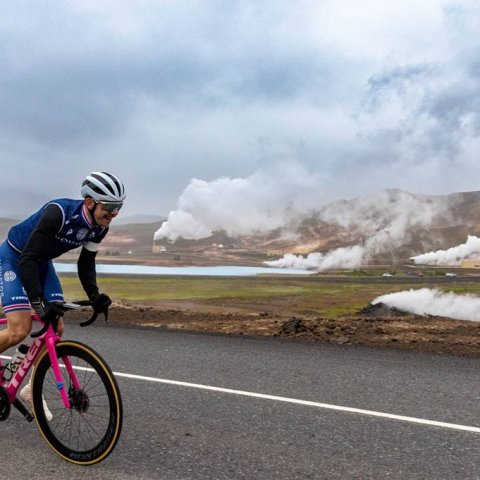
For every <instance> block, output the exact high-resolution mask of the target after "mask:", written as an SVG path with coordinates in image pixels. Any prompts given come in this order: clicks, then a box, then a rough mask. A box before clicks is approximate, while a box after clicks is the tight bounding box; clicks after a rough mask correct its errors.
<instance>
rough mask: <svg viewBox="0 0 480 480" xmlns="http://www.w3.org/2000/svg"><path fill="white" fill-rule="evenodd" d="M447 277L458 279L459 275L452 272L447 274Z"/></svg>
mask: <svg viewBox="0 0 480 480" xmlns="http://www.w3.org/2000/svg"><path fill="white" fill-rule="evenodd" d="M445 276H446V277H456V276H457V274H456V273H452V272H447V273H446V274H445Z"/></svg>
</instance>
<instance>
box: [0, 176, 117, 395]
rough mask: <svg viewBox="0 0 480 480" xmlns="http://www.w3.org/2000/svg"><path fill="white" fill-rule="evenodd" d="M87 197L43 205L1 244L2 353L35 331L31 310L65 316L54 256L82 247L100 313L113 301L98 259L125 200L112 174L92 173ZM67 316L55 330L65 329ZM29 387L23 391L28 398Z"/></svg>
mask: <svg viewBox="0 0 480 480" xmlns="http://www.w3.org/2000/svg"><path fill="white" fill-rule="evenodd" d="M81 195H82V197H83V200H74V199H68V198H61V199H57V200H52V201H50V202H48V203H47V204H45V205H44V206H43V207H42V208H41V209H40V210H38V211H37V212H36V213H34V214H33V215H31V216H30V217H28V218H27V219H26V220H24V221H23V222H21V223H19V224H17V225H15V226H13V227H12V228H11V229H10V231H9V232H8V236H7V239H6V240H5V241H4V242H3V244H2V245H1V246H0V300H1V303H2V307H3V311H4V313H5V315H6V317H7V328H6V329H5V330H2V331H0V353H2V352H3V351H5V350H6V349H7V348H9V347H12V346H14V345H17V344H19V343H20V342H22V341H23V340H24V339H25V337H26V336H27V335H28V334H29V333H30V331H31V329H32V320H31V309H32V308H33V310H34V311H35V313H37V314H38V315H39V317H40V318H41V319H42V320H45V321H50V320H53V319H55V318H57V317H61V316H63V311H62V310H61V309H60V307H59V306H58V305H57V303H56V302H62V301H63V291H62V287H61V285H60V281H59V279H58V276H57V274H56V272H55V269H54V267H53V263H52V259H54V258H56V257H58V256H60V255H62V254H63V253H65V252H67V251H69V250H73V249H75V248H77V247H80V246H81V247H82V248H81V251H80V255H79V257H78V262H77V269H78V276H79V279H80V282H81V284H82V286H83V289H84V290H85V293H86V294H87V296H88V298H89V299H90V300H92V301H93V302H94V308H95V309H96V310H97V311H100V312H101V311H105V310H106V309H107V308H108V306H109V305H110V304H111V303H112V302H111V300H110V298H109V297H108V295H106V294H105V293H100V291H99V288H98V286H97V280H96V270H95V257H96V254H97V250H98V245H99V243H100V242H101V241H102V240H103V238H104V237H105V235H106V234H107V232H108V228H109V226H110V223H111V221H112V220H113V219H114V218H115V217H116V216H117V215H118V212H119V210H120V208H122V205H123V202H124V200H125V187H124V185H123V183H122V182H121V181H120V180H119V179H118V177H116V176H115V175H113V174H111V173H106V172H92V173H91V174H90V175H88V176H87V177H86V178H85V180H84V181H83V183H82V186H81ZM63 328H64V326H63V319H61V318H60V320H59V322H58V328H57V333H58V334H59V335H62V333H63ZM29 388H30V385H29V384H27V385H26V386H25V387H24V388H23V389H22V390H21V392H20V397H21V398H22V399H24V400H29V397H30V390H29Z"/></svg>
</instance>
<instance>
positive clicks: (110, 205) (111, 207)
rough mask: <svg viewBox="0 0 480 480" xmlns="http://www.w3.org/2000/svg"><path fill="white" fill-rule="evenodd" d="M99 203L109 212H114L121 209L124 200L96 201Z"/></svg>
mask: <svg viewBox="0 0 480 480" xmlns="http://www.w3.org/2000/svg"><path fill="white" fill-rule="evenodd" d="M95 203H99V204H100V205H101V206H102V208H103V209H104V210H106V211H107V212H108V213H112V212H114V211H115V210H120V209H121V208H122V207H123V202H95Z"/></svg>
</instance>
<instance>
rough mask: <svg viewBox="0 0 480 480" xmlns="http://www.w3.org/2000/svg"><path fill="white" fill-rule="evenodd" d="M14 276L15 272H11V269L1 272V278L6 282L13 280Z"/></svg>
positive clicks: (15, 275) (15, 276)
mask: <svg viewBox="0 0 480 480" xmlns="http://www.w3.org/2000/svg"><path fill="white" fill-rule="evenodd" d="M16 278H17V274H16V273H15V272H12V271H11V270H8V271H6V272H5V273H4V274H3V279H4V280H5V281H6V282H13V281H14V280H15V279H16Z"/></svg>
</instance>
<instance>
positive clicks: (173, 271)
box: [54, 263, 313, 277]
mask: <svg viewBox="0 0 480 480" xmlns="http://www.w3.org/2000/svg"><path fill="white" fill-rule="evenodd" d="M54 265H55V270H56V271H57V272H59V273H72V272H74V273H76V272H77V265H76V264H74V263H55V264H54ZM96 269H97V273H108V274H117V275H192V276H199V275H203V276H209V277H210V276H211V277H248V276H254V275H260V274H270V275H278V274H281V275H309V274H311V273H313V272H311V271H308V270H299V269H294V268H273V267H240V266H218V267H157V266H151V265H115V264H102V263H100V264H97V265H96Z"/></svg>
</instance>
